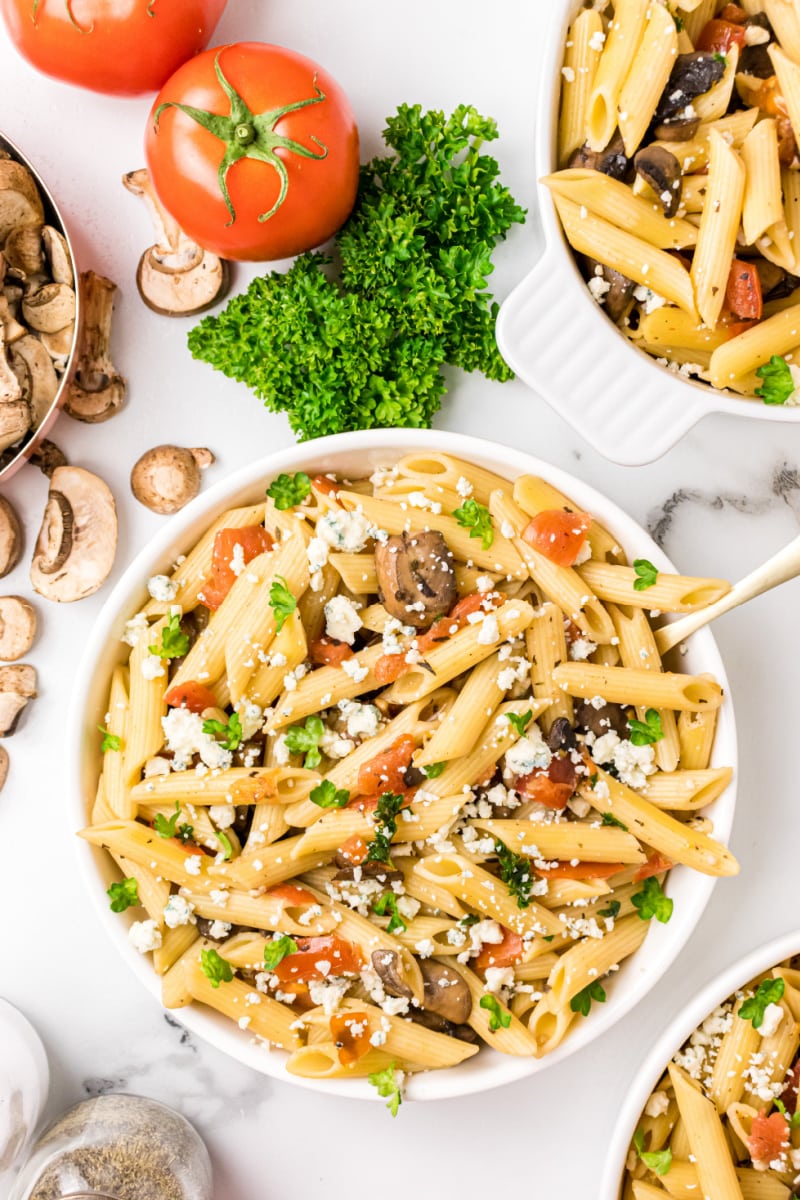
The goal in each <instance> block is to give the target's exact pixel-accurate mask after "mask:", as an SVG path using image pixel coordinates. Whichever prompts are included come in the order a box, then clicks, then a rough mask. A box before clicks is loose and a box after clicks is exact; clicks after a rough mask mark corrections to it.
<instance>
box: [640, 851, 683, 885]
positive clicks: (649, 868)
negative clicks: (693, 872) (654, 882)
mask: <svg viewBox="0 0 800 1200" xmlns="http://www.w3.org/2000/svg"><path fill="white" fill-rule="evenodd" d="M674 865H675V864H674V863H672V862H670V860H669V859H668V858H666V857H665V856H664V855H663V854H659V852H658V851H657V850H654V851H653V853H652V854H648V856H647V862H643V863H642V865H641V866H640V867H639V869H638V870H637V871H636V873H635V874H634V876H633V882H634V883H641V882H642V880H644V879H649V878H650V876H651V875H663V873H664V872H665V871H669V870H670V869H671V868H672V867H673V866H674Z"/></svg>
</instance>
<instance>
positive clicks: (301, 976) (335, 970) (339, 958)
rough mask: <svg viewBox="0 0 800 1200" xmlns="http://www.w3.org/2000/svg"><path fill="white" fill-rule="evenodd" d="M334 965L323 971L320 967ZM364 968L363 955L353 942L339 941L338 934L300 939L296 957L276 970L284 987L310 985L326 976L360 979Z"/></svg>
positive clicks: (287, 960) (284, 960)
mask: <svg viewBox="0 0 800 1200" xmlns="http://www.w3.org/2000/svg"><path fill="white" fill-rule="evenodd" d="M320 962H323V963H325V962H327V963H329V964H330V966H329V969H328V970H327V971H326V970H325V969H324V968H323V970H321V971H320V969H319V967H318V966H317V963H320ZM363 965H364V959H363V958H362V957H361V951H360V950H359V948H358V946H354V945H353V943H352V942H346V941H345V940H344V938H340V937H337V936H336V934H335V933H330V934H327V935H326V936H325V937H311V938H298V939H297V949H296V950H295V952H294V954H287V956H286V958H284V959H282V960H281V961H280V962H279V963H278V965H277V967H276V968H275V971H274V974H276V975H277V976H278V979H279V980H280V981H281V983H282V984H290V985H291V984H292V983H294V982H295V980H298V981H299V982H301V983H307V982H308V980H309V979H324V978H325V976H326V975H357V974H358V972H359V971H360V970H361V968H362V967H363Z"/></svg>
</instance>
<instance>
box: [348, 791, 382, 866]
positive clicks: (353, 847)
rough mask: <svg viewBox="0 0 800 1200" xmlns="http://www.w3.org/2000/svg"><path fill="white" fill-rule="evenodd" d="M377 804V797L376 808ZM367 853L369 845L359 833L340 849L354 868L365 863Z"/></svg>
mask: <svg viewBox="0 0 800 1200" xmlns="http://www.w3.org/2000/svg"><path fill="white" fill-rule="evenodd" d="M377 803H378V801H377V797H376V799H375V804H376V807H377ZM348 807H349V806H348ZM367 851H368V847H367V843H366V842H365V841H364V839H363V838H362V837H360V836H359V835H358V834H357V833H354V834H353V836H352V837H349V838H348V839H347V841H346V842H345V843H344V845H343V846H340V847H339V854H340V856H341V857H342V858H344V859H346V861H347V862H349V863H351V864H352V865H353V866H354V867H358V866H360V865H361V863H363V862H364V861H365V859H366V857H367Z"/></svg>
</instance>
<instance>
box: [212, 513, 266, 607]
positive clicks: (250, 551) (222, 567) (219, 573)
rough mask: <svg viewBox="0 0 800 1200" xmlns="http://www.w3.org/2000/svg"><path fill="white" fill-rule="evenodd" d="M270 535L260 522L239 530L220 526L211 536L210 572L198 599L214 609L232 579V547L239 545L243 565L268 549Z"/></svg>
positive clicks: (225, 593) (230, 584)
mask: <svg viewBox="0 0 800 1200" xmlns="http://www.w3.org/2000/svg"><path fill="white" fill-rule="evenodd" d="M273 545H274V540H273V538H272V535H271V534H269V533H268V532H267V530H266V529H265V528H264V526H263V525H244V526H242V528H241V529H220V531H219V533H218V534H217V535H216V537H215V538H214V549H213V550H212V552H211V575H210V576H209V578H208V579H207V580H206V582H205V583H204V584H203V590H202V592H201V593H200V599H201V600H202V601H203V603H204V604H205V605H207V606H208V608H211V609H214V610H216V609H218V608H219V606H220V604H222V601H223V600H224V599H225V597H226V596H227V594H228V592H229V591H230V590H231V588H232V587H233V585H234V583H235V582H236V572H235V571H234V570H233V569H232V567H231V562H232V560H233V556H234V552H235V547H236V546H241V548H242V554H243V557H244V562H245V564H247V563H249V562H252V560H253V559H254V558H257V557H258V555H259V554H264V553H265V552H266V551H267V550H271V549H272V547H273Z"/></svg>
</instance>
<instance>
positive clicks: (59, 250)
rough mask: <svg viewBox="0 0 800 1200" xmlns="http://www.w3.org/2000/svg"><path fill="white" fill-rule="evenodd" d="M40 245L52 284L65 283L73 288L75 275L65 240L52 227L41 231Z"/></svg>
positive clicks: (61, 234)
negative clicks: (42, 247) (42, 248)
mask: <svg viewBox="0 0 800 1200" xmlns="http://www.w3.org/2000/svg"><path fill="white" fill-rule="evenodd" d="M42 245H43V246H44V252H45V256H46V258H47V262H48V265H49V267H50V274H51V275H52V276H53V282H54V283H66V284H68V285H69V287H74V286H75V273H74V271H73V269H72V255H71V254H70V252H69V246H68V245H67V239H66V238H65V237H64V235H63V233H60V232H59V230H58V229H54V228H53V226H52V225H45V226H44V228H43V229H42Z"/></svg>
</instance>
